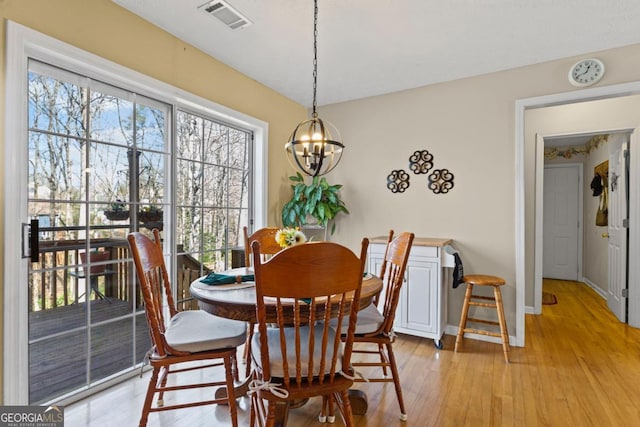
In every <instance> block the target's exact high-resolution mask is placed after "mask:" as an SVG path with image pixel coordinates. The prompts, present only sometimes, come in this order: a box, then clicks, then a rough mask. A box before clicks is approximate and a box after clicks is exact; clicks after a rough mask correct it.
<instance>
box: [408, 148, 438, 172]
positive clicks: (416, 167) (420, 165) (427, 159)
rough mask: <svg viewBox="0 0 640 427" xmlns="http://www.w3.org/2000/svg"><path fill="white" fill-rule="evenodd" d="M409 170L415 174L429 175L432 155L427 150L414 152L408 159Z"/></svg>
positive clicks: (431, 166)
mask: <svg viewBox="0 0 640 427" xmlns="http://www.w3.org/2000/svg"><path fill="white" fill-rule="evenodd" d="M409 168H410V169H411V170H412V171H413V173H415V174H420V173H429V171H430V170H431V168H433V154H431V153H429V152H428V151H427V150H422V151H416V152H414V153H413V154H412V155H411V156H410V157H409Z"/></svg>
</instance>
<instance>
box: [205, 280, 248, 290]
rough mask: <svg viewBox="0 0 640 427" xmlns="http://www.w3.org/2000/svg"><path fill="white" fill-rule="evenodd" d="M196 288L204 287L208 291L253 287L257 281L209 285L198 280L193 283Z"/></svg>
mask: <svg viewBox="0 0 640 427" xmlns="http://www.w3.org/2000/svg"><path fill="white" fill-rule="evenodd" d="M193 286H194V287H195V288H198V289H204V290H207V291H234V290H236V289H244V288H253V287H255V286H256V283H255V282H242V283H230V284H228V285H207V284H206V283H202V282H201V281H197V282H196V283H194V284H193Z"/></svg>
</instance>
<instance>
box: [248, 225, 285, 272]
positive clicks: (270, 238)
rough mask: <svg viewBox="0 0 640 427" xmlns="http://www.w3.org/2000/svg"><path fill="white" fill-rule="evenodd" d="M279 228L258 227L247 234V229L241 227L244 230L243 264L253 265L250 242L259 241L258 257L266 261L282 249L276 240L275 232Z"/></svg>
mask: <svg viewBox="0 0 640 427" xmlns="http://www.w3.org/2000/svg"><path fill="white" fill-rule="evenodd" d="M278 230H280V229H279V228H278V227H264V228H260V229H258V230H256V231H254V232H253V234H251V235H249V229H248V228H247V227H246V226H245V227H242V231H243V232H244V265H245V266H247V267H250V266H251V265H253V262H252V256H251V243H252V242H260V255H261V256H260V259H262V260H263V261H266V260H267V259H269V258H270V257H271V256H273V255H274V254H277V253H278V252H280V251H281V250H282V248H281V247H280V245H279V244H278V242H277V241H276V234H277V233H278Z"/></svg>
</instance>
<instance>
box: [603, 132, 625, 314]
mask: <svg viewBox="0 0 640 427" xmlns="http://www.w3.org/2000/svg"><path fill="white" fill-rule="evenodd" d="M627 147H628V144H627V142H626V141H624V140H623V139H619V140H616V141H613V142H612V143H611V146H610V149H609V150H610V151H609V218H608V233H609V249H608V259H609V290H608V292H607V305H608V306H609V309H610V310H611V311H612V312H613V314H615V315H616V317H617V318H618V319H619V320H620V321H621V322H626V321H627V299H626V297H625V296H624V295H625V294H624V292H625V290H626V289H627V218H628V211H627V205H628V203H627V198H628V188H627V167H626V165H627V160H626V159H627Z"/></svg>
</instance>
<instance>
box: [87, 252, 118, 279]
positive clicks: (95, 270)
mask: <svg viewBox="0 0 640 427" xmlns="http://www.w3.org/2000/svg"><path fill="white" fill-rule="evenodd" d="M110 259H111V252H106V251H105V252H89V262H90V263H91V264H93V263H96V262H103V261H108V260H110ZM80 262H81V263H82V264H86V262H87V253H86V252H80ZM106 268H107V265H106V264H103V265H96V266H93V265H92V266H91V267H90V268H89V273H90V274H100V273H104V271H105V269H106Z"/></svg>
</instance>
